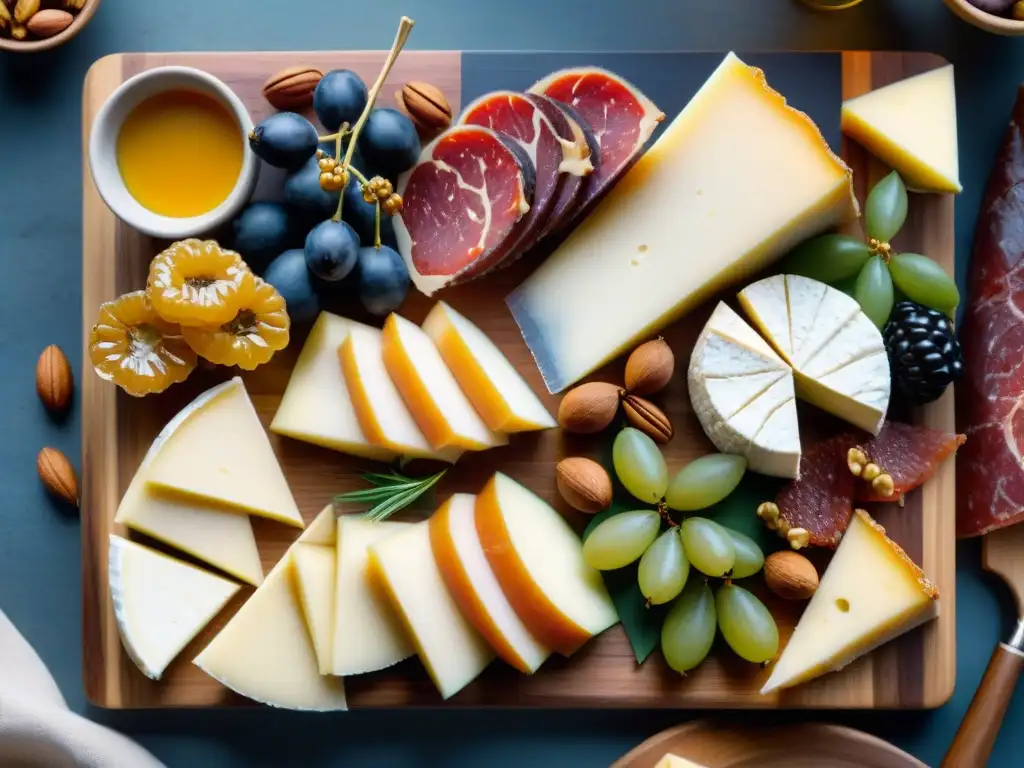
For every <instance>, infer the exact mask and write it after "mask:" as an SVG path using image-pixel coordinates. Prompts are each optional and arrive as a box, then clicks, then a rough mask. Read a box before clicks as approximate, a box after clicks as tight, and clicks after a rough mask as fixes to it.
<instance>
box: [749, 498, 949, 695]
mask: <svg viewBox="0 0 1024 768" xmlns="http://www.w3.org/2000/svg"><path fill="white" fill-rule="evenodd" d="M938 597H939V595H938V591H937V590H936V589H935V587H934V586H933V585H932V584H931V582H929V581H928V579H926V578H925V576H924V574H923V573H922V572H921V569H920V568H919V567H918V566H917V565H915V564H914V562H913V561H912V560H911V559H910V558H909V557H907V555H906V553H905V552H904V551H903V550H902V549H900V547H899V546H898V545H897V544H896V543H895V542H894V541H892V540H891V539H889V538H888V537H887V536H886V535H885V529H884V528H882V526H880V525H878V523H876V522H875V521H874V520H872V519H871V517H870V515H868V513H867V512H865V511H864V510H862V509H858V510H856V512H855V514H854V516H853V518H851V520H850V525H849V527H848V528H847V529H846V533H844V534H843V539H842V541H841V542H840V543H839V547H838V548H837V549H836V553H835V555H834V556H833V558H832V561H831V562H830V563H829V566H828V568H827V569H826V570H825V574H824V576H822V578H821V584H820V585H819V586H818V589H817V591H816V592H815V593H814V596H813V597H812V598H811V602H810V603H809V604H808V605H807V608H806V609H804V612H803V615H802V616H801V617H800V622H799V623H798V624H797V626H796V629H795V630H794V631H793V636H792V637H791V638H790V639H789V642H788V643H787V644H786V647H785V648H784V649H783V651H782V655H781V656H780V657H779V660H778V661H777V662H775V666H774V667H773V668H772V673H771V676H770V677H769V678H768V681H767V682H766V683H765V685H764V687H763V688H762V689H761V693H762V694H765V693H770V692H772V691H775V690H777V689H780V688H789V687H791V686H794V685H798V684H800V683H803V682H806V681H808V680H811V679H813V678H815V677H818V676H819V675H822V674H825V673H826V672H832V671H836V670H839V669H842V668H843V667H845V666H846V665H847V664H849V663H850V662H851V661H853V660H854V659H856V658H858V657H860V656H863V655H864V654H866V653H869V652H870V651H872V650H874V649H875V648H877V647H878V646H880V645H882V644H884V643H887V642H889V640H892V639H893V638H895V637H898V636H899V635H902V634H903V633H905V632H908V631H910V630H911V629H913V628H914V627H917V626H918V625H920V624H923V623H924V622H926V621H929V620H930V619H933V618H935V617H936V616H937V615H938V607H939V604H938Z"/></svg>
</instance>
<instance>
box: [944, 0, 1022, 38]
mask: <svg viewBox="0 0 1024 768" xmlns="http://www.w3.org/2000/svg"><path fill="white" fill-rule="evenodd" d="M944 2H945V3H946V5H947V6H949V9H950V10H951V11H953V13H955V14H956V15H957V16H959V17H960V18H961V19H963V20H964V21H966V22H967V23H968V24H973V25H974V26H976V27H978V28H980V29H984V30H985V31H986V32H991V33H993V34H996V35H1007V36H1010V37H1017V36H1019V35H1024V21H1018V20H1017V19H1008V18H1006V17H1004V16H996V15H994V14H991V13H985V11H983V10H981V9H980V8H975V7H974V6H973V5H971V4H970V3H969V2H967V0H944Z"/></svg>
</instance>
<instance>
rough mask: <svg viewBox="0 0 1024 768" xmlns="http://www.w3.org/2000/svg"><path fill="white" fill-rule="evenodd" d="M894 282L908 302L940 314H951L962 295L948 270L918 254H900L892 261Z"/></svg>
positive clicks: (891, 269) (890, 263) (890, 269)
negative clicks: (922, 305)
mask: <svg viewBox="0 0 1024 768" xmlns="http://www.w3.org/2000/svg"><path fill="white" fill-rule="evenodd" d="M889 271H890V272H891V273H892V281H893V282H894V283H895V284H896V287H897V288H899V289H900V290H901V291H903V293H905V294H906V295H907V298H908V299H910V300H911V301H916V302H917V303H918V304H924V305H925V306H926V307H931V308H932V309H937V310H939V311H940V312H952V311H953V310H954V309H956V305H957V304H959V303H960V292H959V291H958V290H957V289H956V283H955V282H953V279H952V278H951V277H950V276H949V275H947V274H946V270H944V269H943V268H942V267H940V266H939V265H938V264H936V263H935V262H934V261H932V260H931V259H929V258H928V257H927V256H922V255H921V254H919V253H898V254H896V255H895V256H893V257H892V258H891V259H889Z"/></svg>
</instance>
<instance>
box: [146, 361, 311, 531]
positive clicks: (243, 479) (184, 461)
mask: <svg viewBox="0 0 1024 768" xmlns="http://www.w3.org/2000/svg"><path fill="white" fill-rule="evenodd" d="M153 446H154V449H155V452H154V454H153V457H152V459H151V460H150V463H149V466H148V468H147V471H146V483H147V485H148V486H151V487H155V488H157V489H159V490H160V491H161V492H167V493H173V494H179V495H181V496H184V497H185V498H193V499H200V500H202V501H205V502H209V503H213V504H220V505H224V506H227V507H229V508H234V509H237V510H240V511H242V512H247V513H250V514H253V515H258V516H260V517H269V518H270V519H272V520H277V521H279V522H282V523H285V524H287V525H293V526H295V527H297V528H302V527H303V525H304V523H303V522H302V515H301V514H300V513H299V508H298V506H296V504H295V499H294V498H293V497H292V492H291V490H290V489H289V488H288V481H287V480H285V477H284V472H282V471H281V465H280V464H278V462H277V457H276V456H275V455H274V449H273V448H272V447H271V445H270V440H269V439H268V438H267V433H266V432H265V431H264V430H263V425H262V424H261V423H260V418H259V416H258V415H257V414H256V409H255V408H254V407H253V405H252V401H251V400H249V395H248V393H247V392H246V391H245V385H243V384H242V380H241V379H240V378H238V377H235V378H233V379H231V380H230V381H226V382H224V383H223V384H219V385H218V386H216V387H213V388H212V389H210V390H208V391H206V392H204V393H203V394H202V395H200V396H199V397H197V398H196V399H195V400H194V401H193V402H192V403H191V404H189V405H188V406H187V407H186V408H185V409H184V410H182V411H181V412H180V413H178V415H177V416H175V417H174V418H173V419H172V420H171V422H170V423H169V424H168V425H167V426H166V427H165V428H164V429H163V431H161V432H160V434H159V435H158V436H157V438H156V440H155V441H154V442H153Z"/></svg>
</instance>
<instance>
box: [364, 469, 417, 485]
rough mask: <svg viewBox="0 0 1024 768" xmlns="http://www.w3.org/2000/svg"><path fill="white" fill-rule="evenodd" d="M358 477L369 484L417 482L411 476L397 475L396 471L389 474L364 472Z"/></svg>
mask: <svg viewBox="0 0 1024 768" xmlns="http://www.w3.org/2000/svg"><path fill="white" fill-rule="evenodd" d="M360 477H361V478H362V479H363V480H365V481H366V482H368V483H370V485H379V486H388V485H400V484H402V483H415V482H417V481H416V480H414V479H413V478H411V477H406V476H405V475H399V474H398V473H396V472H392V473H391V474H389V475H382V474H379V473H377V472H364V473H363V474H361V475H360Z"/></svg>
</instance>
